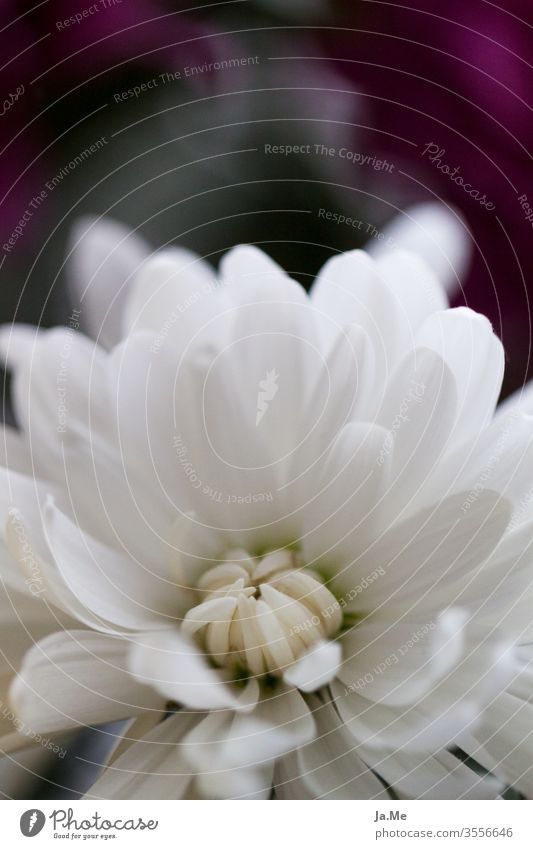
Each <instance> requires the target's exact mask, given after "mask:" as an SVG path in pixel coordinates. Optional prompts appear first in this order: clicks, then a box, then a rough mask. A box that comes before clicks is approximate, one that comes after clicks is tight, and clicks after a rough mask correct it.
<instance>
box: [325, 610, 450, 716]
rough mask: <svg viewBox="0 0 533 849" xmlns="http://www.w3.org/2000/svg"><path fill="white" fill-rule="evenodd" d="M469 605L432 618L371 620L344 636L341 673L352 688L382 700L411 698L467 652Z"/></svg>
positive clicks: (406, 701) (409, 700)
mask: <svg viewBox="0 0 533 849" xmlns="http://www.w3.org/2000/svg"><path fill="white" fill-rule="evenodd" d="M466 618H467V614H466V612H465V611H458V610H448V611H446V612H445V613H443V614H441V615H440V616H439V617H438V618H436V619H435V620H433V621H431V622H430V623H429V624H428V623H425V622H423V621H422V622H416V621H414V620H412V619H411V620H409V619H408V618H407V617H406V618H404V619H401V620H397V621H395V622H392V623H391V622H387V621H383V620H375V619H373V618H371V619H370V620H368V621H366V622H363V623H362V624H361V625H360V626H356V627H354V628H353V629H351V630H350V631H349V632H348V633H347V634H346V635H345V636H344V637H343V639H342V646H343V652H344V662H343V664H342V667H341V669H340V670H339V675H338V677H339V679H340V680H341V681H342V682H343V683H344V684H345V685H346V687H347V689H348V690H349V691H350V692H356V693H360V695H362V696H365V698H367V699H371V700H375V701H379V702H380V703H381V704H386V705H391V706H398V705H405V704H411V703H413V702H414V701H416V700H418V699H420V698H421V697H422V696H424V695H425V694H426V693H427V692H428V691H429V690H430V689H431V688H432V687H434V686H435V684H436V683H437V682H438V681H439V680H441V679H443V678H444V677H445V676H446V674H447V673H448V672H449V671H450V669H453V668H454V667H455V665H456V664H457V663H458V662H459V660H460V659H461V657H462V655H463V653H464V623H465V620H466Z"/></svg>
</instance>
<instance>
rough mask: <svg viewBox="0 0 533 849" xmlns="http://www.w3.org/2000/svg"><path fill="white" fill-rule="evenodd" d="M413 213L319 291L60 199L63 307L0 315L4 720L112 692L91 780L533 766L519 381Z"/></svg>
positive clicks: (350, 785)
mask: <svg viewBox="0 0 533 849" xmlns="http://www.w3.org/2000/svg"><path fill="white" fill-rule="evenodd" d="M407 217H408V218H409V219H411V220H412V221H413V226H414V227H415V232H417V233H418V234H419V242H420V253H421V254H422V255H423V256H424V259H422V258H421V256H419V255H417V254H416V253H414V252H413V251H412V247H413V243H414V242H415V241H416V239H415V237H414V235H413V230H409V229H408V228H406V227H405V226H402V227H401V228H399V229H398V228H397V229H396V230H395V232H396V234H397V238H395V240H394V244H395V247H394V248H390V247H389V248H387V249H384V248H378V249H376V247H375V246H374V248H373V249H372V251H371V255H370V253H366V252H363V251H352V252H349V253H347V254H343V255H339V256H335V257H333V258H332V259H330V260H329V261H328V262H327V263H326V265H325V266H324V267H323V269H322V270H321V272H320V273H319V275H318V277H317V279H316V281H315V283H314V285H313V287H312V289H311V292H310V294H307V293H306V292H305V291H304V289H303V288H302V287H301V286H300V285H299V284H298V283H296V282H295V281H293V280H292V279H291V278H290V277H289V276H288V275H287V274H286V273H285V272H284V271H283V270H282V269H281V268H280V267H279V266H277V265H276V264H275V263H274V262H273V261H272V260H271V259H270V258H269V257H268V256H267V255H266V254H265V253H263V252H261V251H260V250H259V249H257V248H255V247H253V246H240V247H237V248H235V249H233V250H231V251H230V252H229V253H228V254H227V255H226V256H225V257H224V258H223V260H222V262H221V265H220V268H219V270H218V273H215V271H214V270H213V269H212V267H211V266H210V265H209V264H208V263H207V262H205V261H204V260H202V259H200V258H199V257H197V256H195V255H193V254H192V253H190V252H188V251H185V250H181V249H177V248H168V249H165V250H162V251H159V252H156V253H155V254H153V255H152V254H150V252H149V248H148V246H147V245H146V244H145V243H144V242H142V240H141V239H139V238H138V237H136V236H134V235H132V234H129V233H128V232H127V231H126V230H125V229H123V228H122V227H121V226H120V225H117V224H115V223H113V222H98V221H91V222H87V221H86V222H84V223H83V225H82V226H80V228H78V230H77V231H76V234H75V240H74V245H73V248H72V252H71V253H72V258H71V261H70V262H71V271H72V273H73V275H75V279H76V281H77V291H78V292H79V293H80V301H79V310H77V311H76V313H75V320H71V322H70V326H68V327H63V328H56V329H53V330H35V329H33V328H29V327H10V328H6V329H4V331H3V332H2V334H1V337H0V345H1V348H2V352H3V355H4V358H5V360H6V361H7V365H8V367H9V368H10V369H11V370H12V371H13V376H14V380H13V401H14V405H15V413H16V418H17V422H18V425H19V428H20V431H17V432H15V431H13V430H10V429H9V428H6V429H5V430H4V434H3V441H4V454H5V456H4V458H3V459H4V465H3V468H2V471H1V474H2V476H3V486H2V488H1V492H2V496H1V503H0V513H1V527H2V529H3V533H4V542H3V546H4V549H3V557H2V564H3V565H2V578H3V586H4V594H5V604H4V607H3V608H2V612H0V616H1V617H2V629H3V631H4V633H11V632H12V631H11V629H12V627H13V625H12V619H13V616H15V617H16V619H17V623H18V625H17V633H18V628H19V626H20V630H21V639H20V641H19V642H17V644H16V646H15V645H14V643H13V651H12V652H11V653H7V654H5V655H4V656H3V659H4V660H5V672H2V678H1V679H0V680H1V682H2V687H3V688H4V691H5V690H7V688H9V694H10V695H9V698H10V700H11V704H12V706H13V709H14V711H16V713H17V716H18V717H20V718H21V721H22V723H23V724H22V725H20V724H19V731H18V733H17V734H15V735H13V733H12V731H11V729H7V732H6V733H7V736H6V737H5V738H4V743H3V745H4V748H6V747H7V745H14V746H16V745H20V744H21V742H22V737H23V736H24V729H26V734H25V736H26V738H30V739H31V734H30V731H38V732H39V733H46V734H49V735H54V734H59V733H60V732H62V731H64V730H65V729H71V728H75V727H80V726H89V727H94V728H97V727H99V726H101V725H102V724H103V723H107V722H110V721H112V720H124V721H125V722H126V724H125V726H124V731H123V734H122V739H121V741H120V742H119V744H118V746H117V747H116V749H115V750H114V751H113V752H112V753H111V755H110V761H109V764H108V765H107V767H106V769H105V770H104V771H103V773H102V775H101V777H100V778H99V779H98V781H97V782H96V784H95V785H94V786H93V787H92V789H91V791H90V794H91V795H92V796H93V797H101V798H110V797H114V798H149V797H151V798H182V797H198V796H200V797H207V798H222V797H231V798H269V797H270V796H271V795H272V793H273V792H274V794H275V796H276V797H277V798H316V797H320V798H379V797H384V796H386V795H387V794H388V792H389V788H391V787H392V788H393V789H394V793H395V794H396V796H399V797H401V798H420V797H428V798H433V797H440V798H462V797H470V798H492V797H497V796H498V794H500V793H501V792H502V789H503V788H504V787H505V786H506V785H509V784H512V785H513V786H514V787H515V788H517V789H518V791H519V792H521V793H523V794H524V795H533V786H532V781H533V775H532V770H531V767H530V764H531V763H532V760H531V743H530V742H529V740H530V731H529V729H531V728H533V708H532V706H531V702H530V699H531V672H530V669H529V663H530V655H531V643H532V641H533V624H532V617H531V612H530V611H531V602H532V598H531V596H532V590H531V582H532V579H533V571H532V567H531V565H530V561H531V558H530V555H529V550H530V546H531V541H532V540H533V481H532V479H531V478H532V475H531V471H530V470H531V469H532V468H533V465H532V462H531V460H532V456H531V455H532V452H533V446H532V444H531V443H532V434H533V429H532V421H533V420H532V418H531V413H533V403H532V402H530V401H529V399H528V397H527V394H526V395H525V396H524V397H523V398H522V399H521V400H520V401H519V402H518V400H517V403H511V404H509V403H508V404H506V405H505V406H504V407H503V408H502V409H501V411H497V412H495V409H496V404H497V401H498V396H499V392H500V387H501V381H502V375H503V368H504V354H503V350H502V346H501V344H500V342H499V341H498V339H497V338H496V336H495V335H494V333H493V331H492V328H491V326H490V324H489V322H488V321H487V320H486V319H485V318H483V317H482V316H480V315H478V314H475V313H473V312H472V311H470V310H468V309H466V308H461V309H449V308H448V303H447V298H446V293H445V291H446V285H447V284H448V288H449V282H450V280H452V279H453V278H454V277H455V276H456V275H457V274H460V271H461V269H460V268H457V267H453V264H452V266H451V267H446V264H445V263H444V262H443V260H442V255H441V254H442V250H441V249H440V248H439V232H440V231H441V230H443V231H445V240H446V242H447V243H450V242H452V243H453V241H454V239H455V249H454V251H455V252H453V251H452V253H453V256H454V258H455V260H454V261H456V262H459V259H458V258H459V257H461V256H463V255H464V250H463V246H462V241H461V240H462V234H461V229H460V226H459V225H458V224H457V222H456V221H454V220H453V219H452V220H451V221H448V220H443V214H442V212H439V213H438V214H436V212H435V210H434V209H433V208H430V209H424V208H422V209H420V208H418V209H416V210H413V211H411V213H409V214H408V216H407ZM435 228H436V229H435ZM430 231H431V232H430ZM424 232H425V233H426V238H424V236H423V235H420V234H421V233H422V234H423V233H424ZM404 244H405V245H406V246H407V247H409V248H410V249H409V250H407V249H406V248H405V247H402V245H404ZM435 246H436V247H435ZM432 249H434V250H436V251H437V252H438V254H439V256H438V260H437V262H436V267H437V269H438V276H436V275H435V274H434V273H433V271H432V270H431V267H430V265H429V264H428V263H427V260H428V259H430V258H431V255H432ZM78 319H80V320H81V322H82V323H83V326H84V328H85V330H86V332H87V333H88V335H85V334H84V333H82V332H80V331H79V330H78V328H77V324H78ZM74 325H76V326H74ZM91 337H92V338H91ZM530 411H531V412H530ZM4 622H5V624H4ZM26 649H28V650H27V651H25V650H26ZM21 728H22V731H21V730H20V729H21ZM465 753H466V754H467V755H469V756H470V759H471V760H467V759H466V757H465ZM513 753H518V754H516V756H515V754H513ZM473 761H476V762H477V763H478V764H479V765H480V768H479V769H473V768H472V766H471V764H472V763H473Z"/></svg>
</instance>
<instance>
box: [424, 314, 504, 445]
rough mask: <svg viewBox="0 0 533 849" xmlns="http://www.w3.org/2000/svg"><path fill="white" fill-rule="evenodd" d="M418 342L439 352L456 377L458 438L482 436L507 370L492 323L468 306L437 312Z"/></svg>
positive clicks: (456, 431)
mask: <svg viewBox="0 0 533 849" xmlns="http://www.w3.org/2000/svg"><path fill="white" fill-rule="evenodd" d="M417 343H418V344H419V345H422V346H425V347H426V348H430V349H432V350H434V351H436V352H437V353H438V354H439V355H440V356H441V357H442V359H443V360H444V362H445V363H446V365H447V366H448V368H449V369H450V370H451V372H452V374H453V376H454V378H455V385H456V387H457V423H456V426H455V432H454V436H455V438H456V439H457V440H458V441H459V440H461V439H467V438H468V437H469V436H472V435H475V434H477V433H479V431H481V430H483V428H485V427H486V426H487V424H488V423H489V422H490V420H491V419H492V416H493V414H494V410H495V408H496V403H497V401H498V397H499V394H500V390H501V385H502V380H503V371H504V353H503V347H502V344H501V342H500V340H499V339H498V338H497V337H496V336H495V335H494V333H493V331H492V326H491V324H490V322H489V321H488V320H487V319H486V318H485V317H484V316H482V315H479V313H475V312H474V311H473V310H469V309H467V308H466V307H460V308H459V309H454V310H445V311H444V312H437V313H435V314H433V315H432V316H431V317H429V318H428V319H427V320H426V322H425V323H424V325H423V326H422V327H421V328H420V330H419V332H418V334H417Z"/></svg>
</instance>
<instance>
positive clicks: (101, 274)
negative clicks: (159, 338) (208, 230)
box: [69, 218, 149, 348]
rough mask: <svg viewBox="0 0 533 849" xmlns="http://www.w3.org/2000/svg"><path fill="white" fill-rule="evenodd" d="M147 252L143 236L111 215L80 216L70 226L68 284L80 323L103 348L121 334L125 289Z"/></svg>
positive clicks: (108, 345)
mask: <svg viewBox="0 0 533 849" xmlns="http://www.w3.org/2000/svg"><path fill="white" fill-rule="evenodd" d="M148 254H149V248H148V245H147V244H146V242H145V241H144V239H142V238H141V237H140V236H138V235H136V234H134V233H132V232H131V231H130V230H129V229H128V228H127V227H125V226H124V225H123V224H119V223H118V222H117V221H113V220H112V219H109V218H107V219H95V218H82V219H80V221H78V223H77V224H76V225H75V227H74V229H73V232H72V236H71V248H70V251H69V257H70V262H69V286H70V289H71V291H72V293H73V295H74V299H75V304H76V307H78V305H79V309H80V310H81V321H82V325H83V327H84V328H85V330H86V331H87V333H88V334H89V335H91V336H92V337H93V338H94V339H97V341H98V342H99V344H100V345H102V346H103V347H104V348H112V347H113V346H114V345H116V344H117V342H119V341H120V339H121V338H122V328H121V325H122V312H123V309H124V305H125V301H126V296H127V292H128V289H129V287H130V285H131V280H132V278H133V276H134V275H135V273H136V271H137V270H138V269H139V267H140V266H141V265H142V263H143V261H144V260H145V259H146V257H147V256H148Z"/></svg>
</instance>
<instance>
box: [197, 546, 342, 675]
mask: <svg viewBox="0 0 533 849" xmlns="http://www.w3.org/2000/svg"><path fill="white" fill-rule="evenodd" d="M198 593H199V596H200V598H201V601H200V603H199V604H198V605H197V606H196V607H193V608H192V609H191V610H189V612H188V613H187V615H186V617H185V620H184V622H183V626H182V628H183V631H184V633H185V634H186V635H188V636H189V637H193V638H194V639H195V640H196V641H197V642H199V643H200V645H201V646H202V648H203V649H204V650H205V652H206V653H207V654H208V655H209V656H210V657H211V659H212V660H213V662H214V663H215V664H216V665H217V666H223V667H230V668H232V669H233V670H234V671H235V672H236V671H237V670H241V671H244V672H246V673H247V674H250V675H254V676H256V675H257V676H260V675H276V674H280V673H282V672H283V670H285V669H287V668H288V667H289V666H291V665H292V664H293V663H294V662H295V661H296V660H298V658H300V657H301V656H302V655H303V654H305V653H306V652H307V651H309V650H310V649H311V648H312V647H313V646H314V645H315V644H316V643H317V642H319V641H322V640H324V639H331V638H332V637H335V636H336V635H337V634H338V632H339V630H340V627H341V624H342V611H341V607H340V605H339V603H338V601H337V600H336V598H335V596H334V595H333V594H332V593H331V592H330V591H329V589H328V588H327V587H326V586H324V584H323V581H322V579H321V577H320V576H319V575H318V574H317V573H316V572H314V571H313V570H311V569H307V568H305V567H303V566H302V565H300V563H299V558H298V554H297V553H295V552H294V551H289V550H285V549H281V550H277V551H272V552H270V553H269V554H267V555H266V556H264V557H261V558H256V557H251V556H249V555H248V554H247V552H245V551H232V552H229V553H228V556H227V559H225V560H224V562H221V563H219V564H218V565H217V566H214V567H213V568H211V569H209V570H208V571H207V572H206V573H205V574H204V575H203V576H202V578H201V580H200V582H199V583H198Z"/></svg>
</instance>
